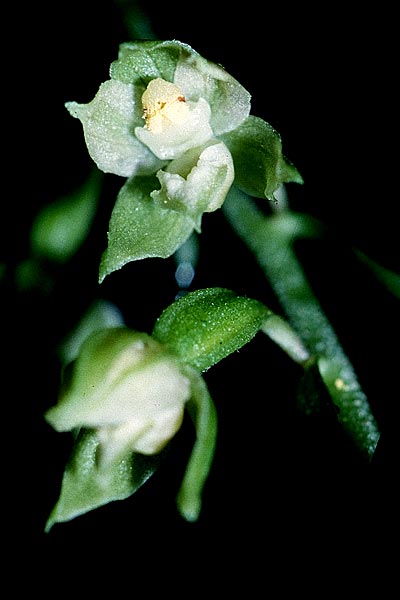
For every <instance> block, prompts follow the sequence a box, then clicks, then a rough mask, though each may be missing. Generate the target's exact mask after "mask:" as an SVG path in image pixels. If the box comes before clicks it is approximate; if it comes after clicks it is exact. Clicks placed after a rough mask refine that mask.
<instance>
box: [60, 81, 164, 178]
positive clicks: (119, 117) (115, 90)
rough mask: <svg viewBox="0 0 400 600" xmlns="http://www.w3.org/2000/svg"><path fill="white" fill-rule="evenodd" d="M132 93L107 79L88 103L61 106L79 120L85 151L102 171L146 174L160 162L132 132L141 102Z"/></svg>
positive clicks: (158, 166) (130, 88)
mask: <svg viewBox="0 0 400 600" xmlns="http://www.w3.org/2000/svg"><path fill="white" fill-rule="evenodd" d="M134 94H135V90H134V87H133V86H132V85H130V84H126V83H121V82H120V81H114V80H108V81H106V82H104V83H103V84H102V85H101V86H100V88H99V91H98V92H97V94H96V96H95V97H94V99H93V100H92V101H91V102H89V103H88V104H78V103H77V102H67V103H66V105H65V106H66V108H67V109H68V111H69V112H70V114H71V115H72V116H73V117H76V118H77V119H79V120H80V121H81V123H82V125H83V131H84V136H85V141H86V145H87V148H88V151H89V154H90V156H91V158H92V159H93V160H94V162H95V163H96V165H97V166H98V168H99V169H100V170H101V171H104V172H105V173H114V174H115V175H121V176H122V177H131V176H132V175H148V174H152V173H155V171H156V170H157V169H159V168H161V166H162V164H163V163H162V162H161V161H160V160H158V159H157V158H156V157H155V156H154V155H153V154H152V152H151V151H150V150H149V149H148V148H147V147H146V146H143V144H142V143H141V142H140V141H139V140H137V139H136V138H135V137H134V135H133V133H132V132H133V128H134V126H135V125H137V124H139V123H141V121H142V118H141V117H142V108H141V103H140V100H139V102H137V99H136V101H135V97H134Z"/></svg>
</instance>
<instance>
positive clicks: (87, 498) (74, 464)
mask: <svg viewBox="0 0 400 600" xmlns="http://www.w3.org/2000/svg"><path fill="white" fill-rule="evenodd" d="M84 330H85V331H86V324H85V323H84ZM259 331H262V332H264V333H266V334H267V335H269V337H271V339H273V340H275V341H276V340H278V343H279V344H280V345H281V346H282V348H283V349H284V350H285V352H288V354H289V355H291V356H292V357H294V358H295V359H296V360H298V361H300V362H303V361H304V360H305V358H307V357H305V356H304V355H303V354H304V353H303V351H300V352H299V343H298V338H297V335H296V334H295V333H294V332H292V331H291V330H290V327H289V326H288V325H287V324H286V322H285V321H283V320H282V319H281V318H280V317H278V315H276V314H274V313H273V312H272V311H270V310H269V309H268V308H267V307H266V306H264V305H263V304H262V303H260V302H259V301H258V300H255V299H252V298H247V297H245V296H239V295H237V294H236V293H235V292H233V291H232V290H228V289H224V288H208V289H207V288H206V289H203V290H197V291H194V292H190V293H188V294H187V295H185V296H183V297H181V298H179V299H178V300H176V301H174V302H173V303H172V304H171V305H170V306H168V307H167V308H166V309H165V310H164V311H163V312H162V313H161V315H160V316H159V317H158V319H157V320H156V323H155V325H154V328H153V331H152V333H151V334H148V333H145V332H138V331H134V330H131V329H129V328H128V327H126V326H125V325H123V324H122V323H121V324H119V323H114V322H112V324H110V325H109V326H107V325H106V324H105V325H104V326H103V327H100V328H99V329H94V330H92V331H91V332H89V333H88V334H87V336H86V337H84V339H83V341H82V342H81V345H80V348H79V350H78V352H76V353H74V355H73V359H72V361H71V362H70V363H69V366H67V365H66V368H65V370H64V375H63V384H62V387H61V390H60V394H59V398H58V402H57V403H56V404H55V405H54V406H52V407H51V408H49V409H48V410H47V412H46V414H45V418H46V421H47V422H48V423H49V424H50V425H51V426H52V427H53V428H54V429H55V430H56V431H59V432H72V433H73V434H74V436H75V442H74V446H73V450H72V454H71V457H70V459H69V461H68V464H67V466H66V468H65V471H64V476H63V479H62V485H61V493H60V497H59V499H58V501H57V503H56V505H55V507H54V509H53V510H52V512H51V514H50V516H49V519H48V521H47V524H46V530H47V531H49V530H50V529H51V527H52V526H53V525H54V523H58V522H63V521H68V520H70V519H73V518H75V517H77V516H79V515H82V514H83V513H85V512H88V511H90V510H93V509H95V508H97V507H99V506H102V505H104V504H106V503H108V502H111V501H114V500H122V499H124V498H127V497H128V496H130V495H131V494H133V493H134V492H135V491H136V490H137V489H138V488H139V487H140V486H141V485H142V484H143V483H144V482H145V481H147V480H148V478H149V477H150V476H151V475H152V474H153V473H154V472H155V470H156V469H157V467H158V466H159V463H160V460H161V459H162V456H163V452H164V450H165V451H167V447H168V445H169V444H170V442H172V440H173V438H174V437H175V436H176V434H177V433H178V431H179V429H180V428H181V426H182V424H183V422H184V417H185V414H186V413H187V414H188V416H189V418H190V420H191V421H192V424H193V427H194V433H195V441H194V444H193V449H192V452H191V454H190V458H189V461H188V464H187V467H186V470H185V473H184V476H183V479H182V483H181V485H180V488H179V490H178V494H177V506H178V509H179V512H180V513H181V515H182V516H183V517H184V518H185V519H186V520H188V521H195V520H197V518H198V517H199V514H200V510H201V505H202V494H203V488H204V485H205V483H206V480H207V478H208V474H209V472H210V469H211V465H212V461H213V456H214V451H215V447H216V436H217V412H216V408H215V405H214V402H213V400H212V398H211V396H210V393H209V390H208V387H207V384H206V381H205V378H204V377H203V373H204V372H205V371H207V370H208V369H209V368H210V367H212V366H214V365H216V364H217V363H218V362H220V361H221V360H223V359H224V358H226V357H227V356H229V355H230V354H232V353H234V352H237V351H238V350H239V349H240V348H242V347H243V346H244V345H245V344H247V343H248V342H250V341H251V340H252V339H253V337H254V336H255V335H256V334H257V333H258V332H259Z"/></svg>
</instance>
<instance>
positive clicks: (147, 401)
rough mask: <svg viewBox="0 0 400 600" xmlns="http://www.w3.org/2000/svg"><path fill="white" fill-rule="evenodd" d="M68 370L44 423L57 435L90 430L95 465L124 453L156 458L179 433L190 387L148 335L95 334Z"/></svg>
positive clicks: (123, 330)
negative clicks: (95, 439) (96, 452)
mask: <svg viewBox="0 0 400 600" xmlns="http://www.w3.org/2000/svg"><path fill="white" fill-rule="evenodd" d="M72 369H73V370H72V374H71V378H70V380H69V381H68V383H67V384H66V385H64V387H63V389H62V391H61V395H60V399H59V402H58V404H57V405H56V406H54V407H52V408H50V410H48V411H47V413H46V420H47V421H48V422H49V423H50V424H51V425H52V426H53V427H54V428H55V429H56V430H57V431H70V430H72V429H75V428H79V427H84V428H88V429H95V430H96V432H97V436H98V439H99V441H100V462H101V463H103V464H110V463H113V462H115V461H116V460H118V459H119V458H121V456H123V455H124V454H126V453H127V452H129V451H132V452H138V453H141V454H156V453H158V452H159V451H160V450H161V449H162V448H163V447H164V446H165V445H166V444H167V442H168V441H169V440H170V439H171V438H172V437H173V436H174V435H175V433H176V432H177V431H178V429H179V428H180V426H181V424H182V420H183V414H184V406H185V403H186V401H187V400H188V399H189V397H190V383H189V380H188V378H187V377H186V376H185V375H184V374H183V370H182V367H181V363H180V362H179V360H178V359H177V358H176V357H174V356H173V355H171V354H170V353H168V352H167V351H166V349H165V347H164V345H162V344H160V343H158V342H156V341H155V340H154V339H152V338H151V337H150V336H149V335H147V334H145V333H138V332H135V331H132V330H129V329H127V328H125V327H115V328H111V329H105V330H102V331H100V332H96V333H94V334H92V335H91V336H89V337H88V338H87V339H86V340H85V342H84V343H83V344H82V347H81V351H80V353H79V355H78V358H77V359H76V361H75V363H74V364H73V367H72Z"/></svg>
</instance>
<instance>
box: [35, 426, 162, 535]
mask: <svg viewBox="0 0 400 600" xmlns="http://www.w3.org/2000/svg"><path fill="white" fill-rule="evenodd" d="M98 446H99V442H98V439H97V436H96V434H95V432H93V431H92V430H87V429H83V430H81V431H80V432H79V434H78V436H77V439H76V441H75V444H74V448H73V451H72V454H71V458H70V460H69V462H68V464H67V466H66V468H65V471H64V475H63V479H62V483H61V492H60V496H59V499H58V501H57V503H56V505H55V506H54V508H53V510H52V512H51V514H50V516H49V518H48V520H47V523H46V527H45V530H46V531H47V532H48V531H50V529H51V528H52V526H53V525H54V524H55V523H60V522H63V521H70V520H71V519H74V518H75V517H78V516H79V515H82V514H84V513H86V512H88V511H90V510H93V509H94V508H98V507H99V506H102V505H104V504H107V503H109V502H112V501H114V500H123V499H124V498H127V497H128V496H130V495H132V494H133V493H134V492H135V491H136V490H137V489H138V488H139V487H140V486H141V485H142V484H143V483H145V481H147V479H148V478H149V477H150V476H151V475H152V474H153V473H154V471H155V470H156V468H157V466H158V464H159V461H160V455H157V456H143V455H141V454H133V455H132V454H131V453H130V454H129V455H128V456H127V457H126V458H124V459H122V460H120V461H119V462H118V463H117V464H115V463H114V464H113V465H110V466H109V468H108V469H107V470H104V469H103V470H101V471H100V470H99V467H98V465H97V457H96V454H97V450H98Z"/></svg>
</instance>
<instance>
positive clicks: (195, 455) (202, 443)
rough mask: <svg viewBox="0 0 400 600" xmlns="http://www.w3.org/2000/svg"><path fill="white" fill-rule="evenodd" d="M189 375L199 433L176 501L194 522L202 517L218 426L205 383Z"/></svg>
mask: <svg viewBox="0 0 400 600" xmlns="http://www.w3.org/2000/svg"><path fill="white" fill-rule="evenodd" d="M187 374H188V376H189V378H190V380H191V390H192V397H191V399H190V401H189V402H188V405H187V408H188V412H189V414H190V416H191V418H192V420H193V423H194V426H195V429H196V441H195V443H194V446H193V450H192V453H191V455H190V459H189V462H188V465H187V467H186V471H185V475H184V477H183V480H182V483H181V486H180V489H179V492H178V496H177V499H176V501H177V506H178V510H179V512H180V514H181V515H182V516H183V517H184V518H185V519H186V520H187V521H192V522H193V521H196V520H197V519H198V516H199V514H200V510H201V504H202V492H203V487H204V485H205V482H206V480H207V477H208V475H209V472H210V469H211V464H212V461H213V458H214V451H215V445H216V439H217V428H218V424H217V412H216V409H215V405H214V402H213V400H212V398H211V396H210V394H209V392H208V389H207V386H206V383H205V381H204V380H203V378H202V377H201V376H200V375H199V374H198V373H197V372H196V371H194V369H191V368H188V370H187Z"/></svg>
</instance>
